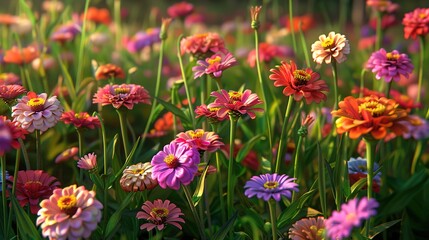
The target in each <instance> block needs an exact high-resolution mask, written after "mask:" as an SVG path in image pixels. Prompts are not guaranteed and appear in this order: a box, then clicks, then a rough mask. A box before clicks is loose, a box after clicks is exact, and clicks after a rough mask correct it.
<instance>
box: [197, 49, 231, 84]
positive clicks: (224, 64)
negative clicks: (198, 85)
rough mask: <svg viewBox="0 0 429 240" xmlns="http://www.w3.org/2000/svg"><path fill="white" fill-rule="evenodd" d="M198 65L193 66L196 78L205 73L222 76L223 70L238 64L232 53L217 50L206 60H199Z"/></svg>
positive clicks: (217, 76)
mask: <svg viewBox="0 0 429 240" xmlns="http://www.w3.org/2000/svg"><path fill="white" fill-rule="evenodd" d="M197 64H198V66H195V67H193V68H192V71H194V78H199V77H201V76H203V75H204V74H207V75H210V76H212V77H213V78H220V77H222V72H223V71H224V70H226V69H228V68H230V67H232V66H234V65H237V60H235V58H234V57H233V56H232V54H231V53H227V54H223V53H222V52H217V53H216V54H214V55H212V56H211V57H209V58H206V60H198V61H197Z"/></svg>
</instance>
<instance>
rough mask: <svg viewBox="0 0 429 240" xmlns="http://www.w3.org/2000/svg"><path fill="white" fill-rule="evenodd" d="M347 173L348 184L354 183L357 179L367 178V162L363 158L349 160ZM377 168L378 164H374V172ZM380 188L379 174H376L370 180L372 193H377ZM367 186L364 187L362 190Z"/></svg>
mask: <svg viewBox="0 0 429 240" xmlns="http://www.w3.org/2000/svg"><path fill="white" fill-rule="evenodd" d="M347 167H348V172H349V180H350V184H354V183H356V182H357V181H358V180H359V179H362V178H367V175H368V169H367V161H366V159H365V158H361V157H358V158H350V160H349V161H348V162H347ZM378 168H379V165H378V163H376V162H374V169H373V170H374V172H376V171H377V170H378ZM380 186H381V172H378V173H377V174H375V175H374V177H373V178H372V187H373V191H374V192H379V191H380ZM366 187H367V186H366V185H365V187H364V188H366Z"/></svg>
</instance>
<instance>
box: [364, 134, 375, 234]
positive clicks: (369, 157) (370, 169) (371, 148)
mask: <svg viewBox="0 0 429 240" xmlns="http://www.w3.org/2000/svg"><path fill="white" fill-rule="evenodd" d="M364 140H365V144H366V168H367V178H366V179H367V197H368V199H371V198H372V179H373V177H374V159H375V146H376V144H377V142H375V141H373V140H369V139H366V138H364ZM370 228H371V218H370V219H368V220H367V221H366V235H365V236H367V237H368V235H369V230H370Z"/></svg>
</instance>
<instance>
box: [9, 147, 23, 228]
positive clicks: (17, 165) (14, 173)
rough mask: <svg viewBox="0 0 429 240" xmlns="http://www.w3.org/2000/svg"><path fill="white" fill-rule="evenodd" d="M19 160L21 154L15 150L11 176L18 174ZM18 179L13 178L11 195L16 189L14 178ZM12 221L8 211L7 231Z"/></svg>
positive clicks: (10, 213) (13, 194)
mask: <svg viewBox="0 0 429 240" xmlns="http://www.w3.org/2000/svg"><path fill="white" fill-rule="evenodd" d="M20 160H21V154H20V152H19V150H18V151H16V159H15V169H14V170H13V176H18V170H19V162H20ZM17 179H18V177H14V178H13V183H12V196H15V191H16V180H17ZM11 223H12V211H10V212H9V218H8V221H7V228H6V229H7V230H8V231H9V228H10V224H11ZM6 235H9V233H8V232H7V234H6Z"/></svg>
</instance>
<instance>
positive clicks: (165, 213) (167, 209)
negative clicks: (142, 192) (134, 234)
mask: <svg viewBox="0 0 429 240" xmlns="http://www.w3.org/2000/svg"><path fill="white" fill-rule="evenodd" d="M142 210H143V211H140V212H138V213H137V216H136V217H137V219H145V220H146V221H148V223H144V224H142V225H141V226H140V229H142V230H143V229H146V230H147V231H151V230H152V229H154V228H157V229H158V230H159V231H161V230H163V229H164V228H166V227H167V225H172V226H175V227H177V228H178V229H180V230H182V226H180V223H185V220H184V219H183V218H181V216H183V215H184V214H183V213H182V210H181V209H180V208H178V207H176V204H174V203H170V201H169V200H165V201H162V200H161V199H157V200H155V201H154V202H153V203H152V202H150V201H146V202H145V203H143V205H142Z"/></svg>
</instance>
